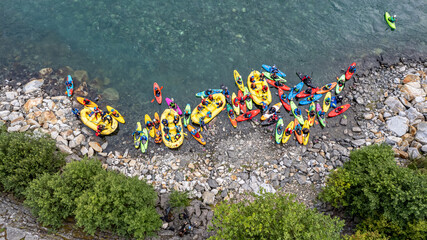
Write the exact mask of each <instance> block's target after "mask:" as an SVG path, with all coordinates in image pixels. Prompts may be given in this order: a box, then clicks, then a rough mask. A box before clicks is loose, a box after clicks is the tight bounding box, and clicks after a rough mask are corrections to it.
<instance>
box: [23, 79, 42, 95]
mask: <svg viewBox="0 0 427 240" xmlns="http://www.w3.org/2000/svg"><path fill="white" fill-rule="evenodd" d="M43 83H44V80H43V79H37V80H32V81H31V82H29V83H27V84H25V86H24V88H23V91H24V93H25V94H28V93H31V92H34V91H37V90H40V88H41V86H43Z"/></svg>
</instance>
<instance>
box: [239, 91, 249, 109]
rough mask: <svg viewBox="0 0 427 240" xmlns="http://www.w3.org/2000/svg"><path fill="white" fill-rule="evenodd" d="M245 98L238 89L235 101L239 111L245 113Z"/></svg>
mask: <svg viewBox="0 0 427 240" xmlns="http://www.w3.org/2000/svg"><path fill="white" fill-rule="evenodd" d="M245 100H246V98H245V96H244V95H243V92H242V90H240V89H239V92H237V101H239V106H240V110H241V111H242V112H243V113H245V112H246V111H247V110H246V102H245Z"/></svg>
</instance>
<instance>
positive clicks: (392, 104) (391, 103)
mask: <svg viewBox="0 0 427 240" xmlns="http://www.w3.org/2000/svg"><path fill="white" fill-rule="evenodd" d="M384 103H385V105H387V106H388V107H389V108H390V110H392V111H393V112H395V113H398V112H400V111H402V110H404V109H405V106H403V104H402V102H400V101H399V99H398V98H397V97H389V98H387V99H386V100H385V102H384Z"/></svg>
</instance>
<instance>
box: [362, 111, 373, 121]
mask: <svg viewBox="0 0 427 240" xmlns="http://www.w3.org/2000/svg"><path fill="white" fill-rule="evenodd" d="M363 117H364V118H365V119H366V120H371V119H372V118H374V117H375V114H374V113H371V112H370V113H365V114H363Z"/></svg>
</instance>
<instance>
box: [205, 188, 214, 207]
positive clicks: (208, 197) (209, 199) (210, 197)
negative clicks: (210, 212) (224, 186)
mask: <svg viewBox="0 0 427 240" xmlns="http://www.w3.org/2000/svg"><path fill="white" fill-rule="evenodd" d="M214 202H215V194H213V193H212V192H208V191H205V192H204V193H203V203H204V204H207V205H212V204H214Z"/></svg>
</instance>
